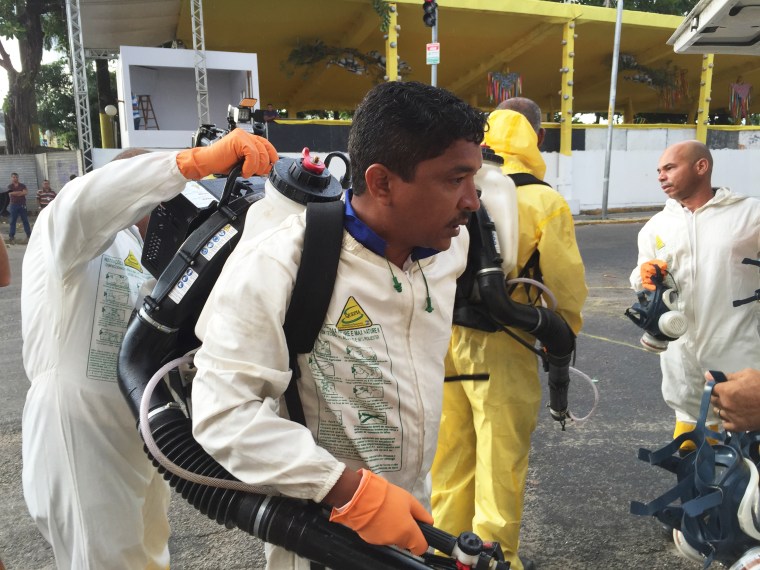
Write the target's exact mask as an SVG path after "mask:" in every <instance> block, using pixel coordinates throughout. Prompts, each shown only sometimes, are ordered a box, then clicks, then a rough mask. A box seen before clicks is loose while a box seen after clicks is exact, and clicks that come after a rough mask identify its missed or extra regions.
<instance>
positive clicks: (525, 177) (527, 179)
mask: <svg viewBox="0 0 760 570" xmlns="http://www.w3.org/2000/svg"><path fill="white" fill-rule="evenodd" d="M507 176H509V177H510V178H511V179H512V182H514V183H515V186H527V185H528V184H543V185H544V186H548V187H549V188H551V187H552V185H551V184H549V183H548V182H544V181H543V180H541V179H540V178H536V177H535V176H533V175H532V174H529V173H528V172H515V173H514V174H507Z"/></svg>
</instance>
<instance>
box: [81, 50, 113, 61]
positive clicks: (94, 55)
mask: <svg viewBox="0 0 760 570" xmlns="http://www.w3.org/2000/svg"><path fill="white" fill-rule="evenodd" d="M84 56H85V57H86V58H87V59H119V51H118V50H115V49H107V48H106V49H95V48H86V49H85V50H84Z"/></svg>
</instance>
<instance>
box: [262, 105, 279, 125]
mask: <svg viewBox="0 0 760 570" xmlns="http://www.w3.org/2000/svg"><path fill="white" fill-rule="evenodd" d="M279 118H280V114H279V113H278V112H277V109H275V108H274V106H273V105H272V104H271V103H270V104H269V105H267V108H266V109H265V110H264V121H265V122H267V123H268V122H270V121H274V120H275V119H279Z"/></svg>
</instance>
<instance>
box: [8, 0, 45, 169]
mask: <svg viewBox="0 0 760 570" xmlns="http://www.w3.org/2000/svg"><path fill="white" fill-rule="evenodd" d="M43 9H44V8H43V3H42V1H41V0H28V1H27V3H26V9H25V10H24V12H23V13H22V14H21V15H20V16H19V20H20V22H21V24H22V25H23V27H24V29H25V33H24V34H23V35H20V36H19V39H18V48H19V59H20V60H21V71H20V72H17V71H15V70H12V71H11V70H9V69H7V68H6V71H8V114H7V115H6V116H5V125H6V127H5V128H6V139H7V149H8V153H9V154H26V153H32V152H34V151H35V150H36V148H37V146H38V144H39V133H37V96H36V95H35V93H34V82H35V81H36V80H37V74H38V73H39V71H40V64H41V63H42V40H43V32H42V18H41V15H42V12H43Z"/></svg>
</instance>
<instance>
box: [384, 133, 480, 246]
mask: <svg viewBox="0 0 760 570" xmlns="http://www.w3.org/2000/svg"><path fill="white" fill-rule="evenodd" d="M482 162H483V161H482V158H481V152H480V146H479V145H478V144H476V143H473V142H467V141H465V140H458V141H456V142H454V143H453V144H452V145H451V146H450V147H449V148H448V149H447V150H446V152H444V153H443V154H442V155H441V156H438V157H436V158H433V159H430V160H426V161H424V162H421V163H419V164H418V165H417V169H416V170H415V173H414V179H413V180H412V181H411V182H404V181H403V180H402V179H401V178H400V177H398V176H396V175H395V174H393V175H392V183H393V186H394V192H393V214H394V224H393V233H394V235H390V236H385V237H386V239H388V241H391V242H394V243H396V244H399V245H401V246H408V247H410V248H411V247H418V246H419V247H431V248H434V249H437V250H439V251H443V250H446V249H448V248H449V247H450V246H451V239H452V238H453V237H455V236H457V235H459V232H460V226H461V225H462V224H466V223H467V221H468V220H469V218H470V213H472V212H474V211H475V210H477V209H478V208H479V207H480V201H479V200H478V196H477V193H476V190H475V181H474V178H475V173H476V172H477V171H478V170H479V169H480V166H481V164H482Z"/></svg>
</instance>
